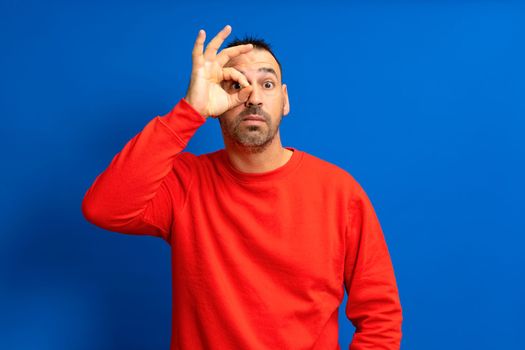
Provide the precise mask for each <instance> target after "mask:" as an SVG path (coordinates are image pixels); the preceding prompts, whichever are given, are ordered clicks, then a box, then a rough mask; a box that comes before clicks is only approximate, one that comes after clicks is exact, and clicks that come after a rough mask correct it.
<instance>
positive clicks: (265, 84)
mask: <svg viewBox="0 0 525 350" xmlns="http://www.w3.org/2000/svg"><path fill="white" fill-rule="evenodd" d="M274 85H275V84H274V83H273V82H272V81H265V82H264V84H263V86H264V87H265V88H266V89H271V88H273V87H274Z"/></svg>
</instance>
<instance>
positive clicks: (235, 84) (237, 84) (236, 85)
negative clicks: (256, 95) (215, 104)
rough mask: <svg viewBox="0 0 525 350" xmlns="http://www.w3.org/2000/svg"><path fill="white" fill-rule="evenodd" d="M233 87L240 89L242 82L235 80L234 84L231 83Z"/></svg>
mask: <svg viewBox="0 0 525 350" xmlns="http://www.w3.org/2000/svg"><path fill="white" fill-rule="evenodd" d="M231 88H232V89H233V90H239V89H240V88H241V84H239V83H238V82H236V81H234V82H233V83H232V84H231Z"/></svg>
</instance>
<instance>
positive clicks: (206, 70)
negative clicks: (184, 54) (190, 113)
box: [184, 25, 253, 118]
mask: <svg viewBox="0 0 525 350" xmlns="http://www.w3.org/2000/svg"><path fill="white" fill-rule="evenodd" d="M231 29H232V28H231V27H230V26H229V25H227V26H225V27H224V28H223V29H222V30H221V31H220V32H219V33H218V34H217V35H216V36H215V37H214V38H213V39H212V40H211V41H210V42H209V43H208V46H206V50H205V51H204V53H203V48H204V40H205V39H206V33H205V31H204V30H202V29H201V30H200V31H199V34H198V35H197V40H195V45H194V47H193V53H192V62H193V66H192V70H191V80H190V85H189V87H188V91H187V92H186V97H185V98H184V99H185V100H186V101H187V102H188V103H189V104H190V105H192V107H193V108H194V109H195V110H196V111H198V112H199V113H200V114H201V115H202V116H203V117H205V118H207V117H208V116H211V117H217V116H219V115H221V114H222V113H224V112H226V111H227V110H229V109H231V108H233V107H235V106H238V105H240V104H241V103H243V102H245V101H246V100H247V99H248V97H249V95H250V93H251V91H252V87H251V85H250V83H249V82H248V80H247V79H246V76H245V75H244V74H242V73H241V72H239V71H238V70H236V69H235V68H232V67H226V68H224V65H225V64H226V63H227V62H228V61H229V60H230V59H232V58H233V57H236V56H239V55H241V54H243V53H246V52H249V51H250V50H252V49H253V45H252V44H247V45H238V46H233V47H230V48H227V49H224V50H222V51H221V52H220V53H218V54H217V51H218V50H219V47H220V46H221V45H222V43H223V42H224V40H225V39H226V38H227V37H228V35H230V33H231ZM225 80H231V81H234V82H237V83H239V84H240V86H241V89H239V90H235V92H234V93H228V92H226V91H225V90H224V89H223V87H222V85H221V82H223V81H225Z"/></svg>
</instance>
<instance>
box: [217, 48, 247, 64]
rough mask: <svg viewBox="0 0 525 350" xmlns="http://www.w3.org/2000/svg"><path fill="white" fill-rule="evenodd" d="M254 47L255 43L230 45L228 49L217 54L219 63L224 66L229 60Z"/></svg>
mask: <svg viewBox="0 0 525 350" xmlns="http://www.w3.org/2000/svg"><path fill="white" fill-rule="evenodd" d="M252 49H253V44H243V45H237V46H232V47H228V48H227V49H224V50H222V51H221V52H219V54H218V55H217V63H219V65H220V66H221V67H224V65H225V64H226V63H228V61H229V60H231V59H232V58H234V57H236V56H239V55H241V54H243V53H246V52H249V51H251V50H252Z"/></svg>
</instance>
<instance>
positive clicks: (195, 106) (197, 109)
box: [184, 95, 208, 119]
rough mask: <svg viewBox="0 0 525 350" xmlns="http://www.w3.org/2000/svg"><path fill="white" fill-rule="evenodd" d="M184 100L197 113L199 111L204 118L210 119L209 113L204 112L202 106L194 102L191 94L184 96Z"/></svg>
mask: <svg viewBox="0 0 525 350" xmlns="http://www.w3.org/2000/svg"><path fill="white" fill-rule="evenodd" d="M184 101H186V103H188V104H189V105H190V106H191V107H192V108H193V109H194V110H195V111H196V112H197V113H199V114H200V115H201V116H202V117H203V118H204V119H208V115H207V114H206V113H203V112H202V110H201V109H200V108H198V107H197V104H196V103H194V102H193V101H192V99H191V96H189V95H186V96H185V97H184Z"/></svg>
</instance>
